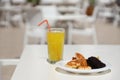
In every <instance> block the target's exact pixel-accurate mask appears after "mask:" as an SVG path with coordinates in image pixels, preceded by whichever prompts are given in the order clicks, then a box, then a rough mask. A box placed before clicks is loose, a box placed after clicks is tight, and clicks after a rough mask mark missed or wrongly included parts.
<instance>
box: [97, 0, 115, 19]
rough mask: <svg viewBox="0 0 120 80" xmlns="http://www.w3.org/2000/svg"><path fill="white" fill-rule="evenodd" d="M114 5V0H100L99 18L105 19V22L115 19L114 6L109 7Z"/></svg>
mask: <svg viewBox="0 0 120 80" xmlns="http://www.w3.org/2000/svg"><path fill="white" fill-rule="evenodd" d="M112 3H114V1H113V0H98V3H97V5H98V7H99V10H98V16H99V17H100V18H102V19H103V21H105V20H106V18H113V17H114V15H115V14H114V7H113V6H107V5H110V4H112Z"/></svg>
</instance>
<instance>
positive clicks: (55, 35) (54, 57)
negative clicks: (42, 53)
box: [47, 28, 65, 63]
mask: <svg viewBox="0 0 120 80" xmlns="http://www.w3.org/2000/svg"><path fill="white" fill-rule="evenodd" d="M64 36H65V30H64V28H51V29H50V31H47V43H48V59H47V61H48V62H49V63H56V62H57V61H60V60H62V57H63V48H64Z"/></svg>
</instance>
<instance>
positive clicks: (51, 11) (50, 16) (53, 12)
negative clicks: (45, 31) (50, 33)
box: [41, 5, 60, 26]
mask: <svg viewBox="0 0 120 80" xmlns="http://www.w3.org/2000/svg"><path fill="white" fill-rule="evenodd" d="M41 13H42V19H47V20H48V21H49V24H50V25H51V26H54V25H55V23H56V18H57V17H58V16H59V15H60V14H59V13H58V11H57V7H56V6H54V5H52V6H43V7H42V8H41Z"/></svg>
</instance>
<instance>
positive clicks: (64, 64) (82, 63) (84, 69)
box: [56, 52, 111, 73]
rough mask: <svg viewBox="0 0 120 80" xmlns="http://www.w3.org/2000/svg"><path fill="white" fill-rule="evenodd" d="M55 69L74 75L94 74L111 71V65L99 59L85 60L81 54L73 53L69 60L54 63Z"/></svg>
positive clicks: (90, 58) (91, 57)
mask: <svg viewBox="0 0 120 80" xmlns="http://www.w3.org/2000/svg"><path fill="white" fill-rule="evenodd" d="M56 65H57V67H59V68H61V69H63V70H66V71H69V72H74V73H96V72H102V71H106V70H108V69H111V65H110V64H109V63H108V62H106V61H104V60H101V59H99V58H98V57H94V56H90V57H88V58H87V59H86V58H85V57H84V56H83V55H82V54H81V53H78V52H77V53H75V55H74V56H73V57H72V59H71V60H62V61H59V62H57V63H56Z"/></svg>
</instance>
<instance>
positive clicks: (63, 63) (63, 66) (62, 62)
mask: <svg viewBox="0 0 120 80" xmlns="http://www.w3.org/2000/svg"><path fill="white" fill-rule="evenodd" d="M68 61H70V60H66V61H59V62H57V63H56V66H57V67H59V68H61V69H63V70H65V71H70V72H74V73H97V72H102V71H106V70H108V69H111V65H110V64H109V63H107V62H105V61H103V60H102V62H104V63H105V64H106V67H103V68H99V69H91V70H80V69H73V68H69V67H66V66H65V64H66V63H67V62H68Z"/></svg>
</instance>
